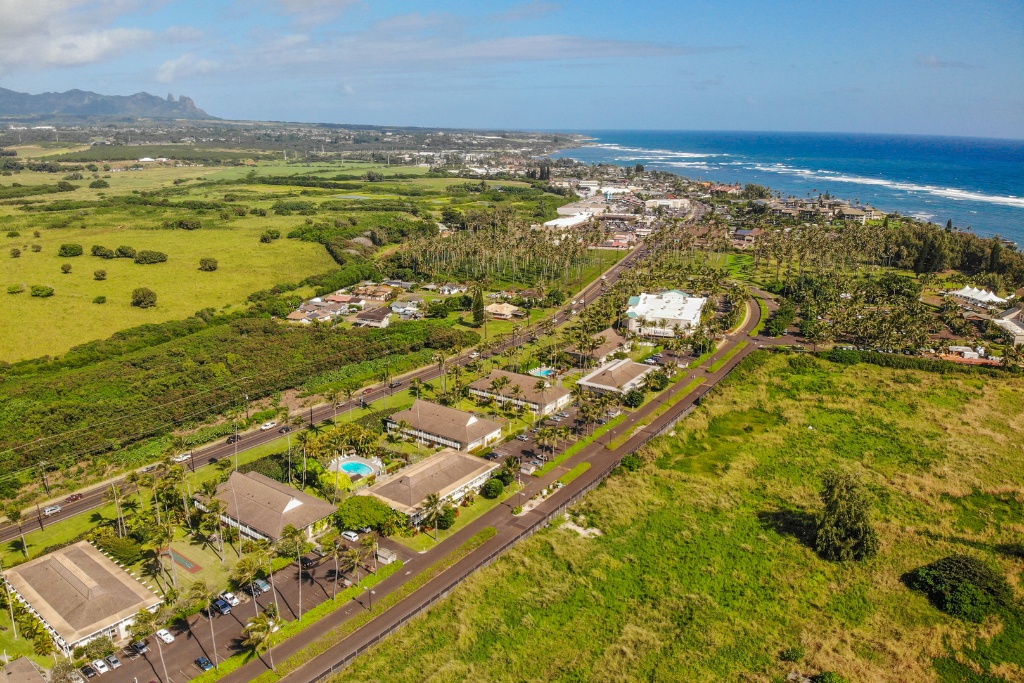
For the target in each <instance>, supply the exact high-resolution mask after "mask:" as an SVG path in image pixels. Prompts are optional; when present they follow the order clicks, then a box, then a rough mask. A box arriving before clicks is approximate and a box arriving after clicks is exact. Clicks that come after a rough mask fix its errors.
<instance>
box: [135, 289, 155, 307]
mask: <svg viewBox="0 0 1024 683" xmlns="http://www.w3.org/2000/svg"><path fill="white" fill-rule="evenodd" d="M132 306H138V307H139V308H152V307H153V306H156V292H154V291H153V290H152V289H149V288H148V287H139V288H137V289H136V290H135V291H133V292H132Z"/></svg>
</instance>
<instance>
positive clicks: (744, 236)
mask: <svg viewBox="0 0 1024 683" xmlns="http://www.w3.org/2000/svg"><path fill="white" fill-rule="evenodd" d="M760 236H761V228H751V229H749V230H737V231H736V232H735V233H733V238H734V239H736V240H738V241H740V242H754V241H756V240H757V238H758V237H760Z"/></svg>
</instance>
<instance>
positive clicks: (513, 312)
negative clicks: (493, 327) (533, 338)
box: [484, 304, 523, 320]
mask: <svg viewBox="0 0 1024 683" xmlns="http://www.w3.org/2000/svg"><path fill="white" fill-rule="evenodd" d="M484 311H485V312H486V313H488V314H489V315H490V316H491V317H492V318H496V319H497V320H511V319H512V318H521V317H522V316H523V310H522V309H521V308H519V307H518V306H513V305H512V304H489V305H488V306H485V307H484Z"/></svg>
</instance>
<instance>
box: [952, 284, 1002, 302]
mask: <svg viewBox="0 0 1024 683" xmlns="http://www.w3.org/2000/svg"><path fill="white" fill-rule="evenodd" d="M950 294H952V295H953V296H958V297H960V298H961V299H968V300H969V301H974V302H977V303H979V304H1005V303H1006V299H1003V298H1001V297H998V296H996V295H995V294H993V293H992V292H990V291H988V290H987V289H975V288H974V287H970V286H967V287H964V288H962V289H958V290H956V291H955V292H950Z"/></svg>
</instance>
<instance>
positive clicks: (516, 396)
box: [469, 369, 572, 417]
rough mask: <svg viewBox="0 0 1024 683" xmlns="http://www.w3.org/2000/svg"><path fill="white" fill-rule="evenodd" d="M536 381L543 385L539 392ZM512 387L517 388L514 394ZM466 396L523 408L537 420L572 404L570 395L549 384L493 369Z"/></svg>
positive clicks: (470, 386)
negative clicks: (536, 417) (535, 416)
mask: <svg viewBox="0 0 1024 683" xmlns="http://www.w3.org/2000/svg"><path fill="white" fill-rule="evenodd" d="M539 381H540V382H544V384H545V388H544V390H543V391H542V390H540V389H537V382H539ZM496 384H497V385H498V386H497V388H495V385H496ZM515 387H519V389H518V391H517V390H516V389H515ZM469 394H470V396H477V397H481V398H489V399H494V400H495V401H497V402H498V403H500V404H501V405H509V404H511V405H514V406H523V407H524V408H525V409H526V410H529V411H530V412H532V413H533V414H535V415H537V416H538V417H544V416H545V415H550V414H551V413H555V412H558V411H559V410H561V409H562V408H564V407H565V406H567V405H569V404H570V403H571V402H572V394H570V393H569V392H568V391H566V390H565V389H563V388H561V387H553V386H551V385H549V384H548V383H547V381H545V380H543V379H542V378H540V377H534V376H533V375H520V374H517V373H515V372H507V371H505V370H497V369H495V370H491V373H490V374H489V375H487V377H483V378H481V379H478V380H477V381H475V382H473V383H472V384H470V385H469Z"/></svg>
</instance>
